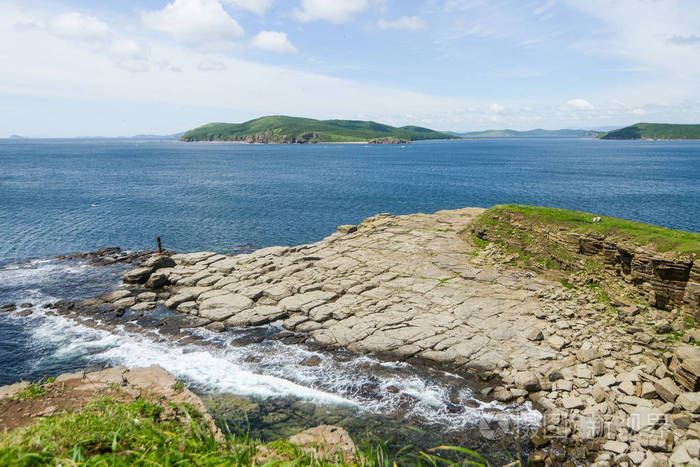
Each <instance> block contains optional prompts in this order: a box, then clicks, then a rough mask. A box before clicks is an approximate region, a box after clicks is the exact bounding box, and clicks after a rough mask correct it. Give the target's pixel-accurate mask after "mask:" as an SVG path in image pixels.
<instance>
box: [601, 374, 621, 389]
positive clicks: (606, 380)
mask: <svg viewBox="0 0 700 467" xmlns="http://www.w3.org/2000/svg"><path fill="white" fill-rule="evenodd" d="M616 383H617V379H616V378H615V375H613V374H612V373H608V374H605V375H603V376H601V377H600V378H598V384H600V385H601V386H605V387H608V386H612V385H614V384H616Z"/></svg>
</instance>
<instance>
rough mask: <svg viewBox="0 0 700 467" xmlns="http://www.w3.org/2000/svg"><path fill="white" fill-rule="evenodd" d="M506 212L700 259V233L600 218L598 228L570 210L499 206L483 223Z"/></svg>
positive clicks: (534, 221) (526, 219) (526, 220)
mask: <svg viewBox="0 0 700 467" xmlns="http://www.w3.org/2000/svg"><path fill="white" fill-rule="evenodd" d="M504 211H508V212H513V213H519V214H521V215H522V220H521V222H522V223H523V224H531V225H535V224H536V225H542V226H549V227H550V228H551V229H552V230H553V231H562V229H566V230H568V231H571V232H576V233H579V234H589V233H594V234H601V235H604V236H606V237H610V238H618V239H626V240H629V241H632V242H634V243H636V244H638V245H648V246H650V247H652V248H653V249H654V250H656V251H658V252H661V253H663V252H674V253H677V254H678V255H681V256H700V233H694V232H685V231H682V230H673V229H667V228H665V227H660V226H658V225H651V224H643V223H641V222H634V221H628V220H625V219H618V218H615V217H607V216H600V218H601V222H600V223H599V224H597V223H594V222H593V221H592V219H593V217H594V214H591V213H587V212H579V211H570V210H568V209H557V208H548V207H541V206H525V205H520V204H505V205H498V206H493V207H492V208H490V209H488V210H487V211H486V212H485V213H484V214H483V215H482V216H481V218H480V222H481V223H493V218H494V217H498V216H499V215H500V214H501V213H502V212H504Z"/></svg>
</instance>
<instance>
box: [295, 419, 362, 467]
mask: <svg viewBox="0 0 700 467" xmlns="http://www.w3.org/2000/svg"><path fill="white" fill-rule="evenodd" d="M289 442H290V443H292V444H296V445H297V446H299V447H300V448H301V449H302V451H304V452H306V453H308V454H311V455H312V456H313V457H314V458H315V459H329V460H330V459H333V458H336V457H342V458H343V460H344V461H345V462H346V463H352V462H353V461H354V460H355V454H356V452H357V448H356V447H355V443H354V442H353V441H352V438H351V437H350V435H349V434H348V432H347V431H345V430H344V429H343V428H340V427H337V426H333V425H320V426H317V427H314V428H309V429H308V430H304V431H302V432H300V433H297V434H296V435H294V436H292V437H290V438H289Z"/></svg>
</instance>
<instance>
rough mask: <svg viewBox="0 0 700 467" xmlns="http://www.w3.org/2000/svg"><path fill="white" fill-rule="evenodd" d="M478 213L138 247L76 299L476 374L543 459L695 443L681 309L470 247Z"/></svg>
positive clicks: (610, 457)
mask: <svg viewBox="0 0 700 467" xmlns="http://www.w3.org/2000/svg"><path fill="white" fill-rule="evenodd" d="M484 212H485V210H483V209H481V208H464V209H460V210H453V211H438V212H436V213H434V214H411V215H405V216H391V215H388V214H379V215H376V216H373V217H371V218H368V219H366V220H365V221H363V222H362V223H361V224H359V225H357V226H352V225H345V226H340V227H339V228H338V231H337V232H336V233H334V234H333V235H331V236H329V237H327V238H325V239H324V240H322V241H320V242H317V243H313V244H307V245H298V246H294V247H269V248H264V249H261V250H257V251H254V252H253V253H250V254H242V255H236V256H229V255H220V254H216V253H214V252H196V253H187V254H174V255H172V256H157V255H144V256H143V257H142V258H141V260H142V263H141V264H140V265H139V266H138V267H136V268H135V269H133V270H131V271H128V272H127V273H126V274H125V275H124V278H123V280H124V283H125V285H126V287H125V289H124V290H122V291H116V292H115V294H112V296H110V297H101V298H98V299H96V300H92V301H89V300H88V301H86V302H84V303H82V304H80V306H81V307H83V308H85V311H84V313H87V314H89V313H91V311H90V310H92V309H94V310H98V309H100V307H103V308H104V307H107V308H109V309H132V310H139V311H142V312H143V313H144V314H147V313H148V311H149V310H152V309H154V308H155V306H156V304H157V303H158V304H163V305H165V306H166V307H167V308H168V309H170V310H174V311H176V312H177V313H179V315H180V316H182V319H184V320H188V321H191V322H193V323H197V324H196V325H197V326H205V327H206V328H207V329H209V330H212V331H223V330H225V329H227V328H229V327H231V328H240V327H249V326H262V325H265V324H268V323H272V322H277V321H280V320H281V321H282V323H283V326H284V328H285V329H287V330H289V331H291V332H293V333H294V334H297V335H302V336H307V338H308V339H310V340H311V342H314V343H315V345H320V346H329V347H338V348H343V349H348V350H350V351H352V352H356V353H359V354H363V353H364V354H370V355H375V356H382V355H384V356H387V357H390V358H392V359H393V358H397V359H399V360H401V361H405V362H407V363H409V364H413V365H419V364H425V363H426V362H427V364H428V366H432V367H434V368H439V369H441V370H445V369H449V370H450V371H451V372H453V373H457V374H464V375H474V374H476V375H477V376H478V377H480V378H481V379H483V380H485V387H484V390H483V391H482V395H483V396H485V397H487V398H492V399H494V400H496V401H499V402H503V403H516V404H522V403H525V402H531V403H532V404H533V405H535V406H536V407H538V408H539V409H540V410H541V411H542V412H543V414H544V417H545V418H544V422H543V424H542V427H541V430H540V431H539V432H538V433H535V435H533V437H532V438H531V443H532V446H533V447H534V448H536V449H537V451H535V452H534V453H533V455H532V457H531V459H532V461H533V462H534V463H535V465H539V464H538V462H545V460H546V459H549V460H550V461H554V462H559V461H563V459H559V458H557V450H558V449H559V448H557V446H558V444H557V443H563V444H564V446H565V448H566V450H567V451H568V453H569V455H570V456H573V457H574V458H576V457H578V458H579V459H580V458H585V459H586V460H587V462H593V461H596V462H599V463H600V465H604V463H605V462H621V461H622V460H624V459H631V458H634V459H640V461H639V462H636V461H635V463H641V462H656V461H660V460H661V458H663V459H668V458H669V456H674V457H676V458H678V457H679V456H682V455H683V453H686V454H687V453H688V452H691V451H692V450H693V449H695V448H694V446H695V444H694V441H693V440H695V439H697V438H698V437H700V415H696V414H697V413H698V412H700V402H699V403H698V406H697V408H696V407H695V406H694V405H693V404H694V402H693V401H694V400H696V397H700V393H696V392H693V391H697V390H698V388H697V387H696V386H694V385H697V384H699V383H700V371H698V370H697V369H694V368H695V367H694V366H693V365H695V363H692V362H700V360H698V358H700V350H698V349H697V348H694V347H693V346H689V345H684V344H681V343H679V342H677V341H676V340H673V339H671V338H669V334H668V333H669V332H671V331H672V330H673V329H674V326H676V325H677V324H678V323H683V320H682V319H680V317H677V316H676V317H674V316H673V315H671V314H670V313H668V312H667V311H664V310H656V309H654V308H653V307H651V306H650V305H649V304H646V305H645V304H641V303H639V304H637V305H625V304H624V303H616V304H615V306H614V310H613V309H611V308H610V306H609V302H610V299H609V298H607V299H606V300H607V302H606V301H605V300H603V298H604V297H603V298H601V295H600V294H599V293H598V292H597V291H596V289H590V288H587V287H574V288H571V287H569V286H567V284H566V283H564V281H563V280H562V281H558V280H556V279H554V278H552V277H549V276H548V275H547V274H539V273H536V272H533V271H530V270H523V269H518V268H515V267H513V266H512V265H511V264H510V262H511V261H512V258H511V256H512V254H511V253H509V252H508V251H506V250H504V249H500V248H499V247H498V245H496V244H494V243H491V244H489V245H488V246H486V247H485V248H482V249H477V248H475V247H474V246H473V245H470V244H469V242H468V241H466V240H465V238H463V236H462V234H463V233H464V232H467V231H468V229H469V228H470V226H472V224H473V223H474V221H475V220H476V219H477V218H479V217H480V216H481V215H482V214H483V213H484ZM143 290H149V291H152V292H148V294H146V293H144V292H143ZM142 297H143V298H142ZM71 310H72V306H70V307H68V308H66V309H65V310H61V306H58V307H57V308H56V312H57V313H59V314H68V315H69V314H71V313H73V312H72V311H71ZM686 362H691V363H687V365H690V366H688V368H690V369H689V370H682V371H681V370H679V369H678V368H681V366H682V365H686ZM682 368H686V367H685V366H682ZM684 371H685V372H686V373H683V372H684ZM693 371H697V372H696V373H693ZM688 372H689V373H688ZM679 375H681V376H679ZM679 378H680V379H679ZM693 378H697V379H693ZM688 381H690V382H688ZM694 394H698V396H695V395H694ZM640 417H642V420H644V421H643V422H639V420H640ZM588 422H590V423H593V425H586V423H588ZM640 423H641V424H640ZM689 450H690V451H689ZM581 452H583V453H584V454H583V457H581ZM693 452H694V451H693ZM657 458H658V459H657ZM646 465H654V464H646Z"/></svg>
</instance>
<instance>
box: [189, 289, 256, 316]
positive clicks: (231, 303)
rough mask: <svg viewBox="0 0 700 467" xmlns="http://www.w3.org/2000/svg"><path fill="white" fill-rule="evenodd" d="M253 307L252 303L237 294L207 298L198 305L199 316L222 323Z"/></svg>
mask: <svg viewBox="0 0 700 467" xmlns="http://www.w3.org/2000/svg"><path fill="white" fill-rule="evenodd" d="M252 306H253V301H252V300H251V299H249V298H248V297H246V296H243V295H238V294H224V295H218V296H216V297H211V298H208V299H206V300H204V301H202V302H201V303H200V304H199V316H201V317H202V318H207V319H211V320H213V321H223V320H225V319H226V318H230V317H231V316H233V315H234V314H236V313H238V312H240V311H242V310H245V309H248V308H250V307H252Z"/></svg>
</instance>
